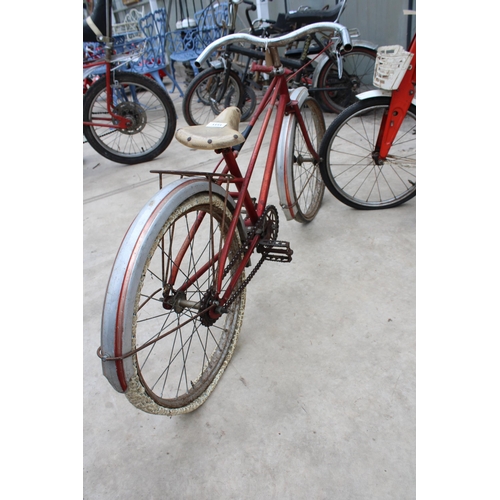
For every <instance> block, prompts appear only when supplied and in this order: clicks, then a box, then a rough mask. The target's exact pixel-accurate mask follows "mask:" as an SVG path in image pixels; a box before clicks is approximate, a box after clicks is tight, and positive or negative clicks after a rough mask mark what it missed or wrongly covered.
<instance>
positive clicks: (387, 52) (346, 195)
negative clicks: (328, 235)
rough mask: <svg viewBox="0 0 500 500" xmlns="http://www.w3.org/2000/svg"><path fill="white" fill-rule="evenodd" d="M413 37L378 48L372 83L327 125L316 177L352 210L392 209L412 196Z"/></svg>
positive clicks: (415, 47)
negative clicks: (402, 43)
mask: <svg viewBox="0 0 500 500" xmlns="http://www.w3.org/2000/svg"><path fill="white" fill-rule="evenodd" d="M416 51H417V45H416V35H415V36H414V37H413V40H412V42H411V43H410V46H409V48H408V51H405V50H404V49H403V47H401V46H386V47H380V49H379V54H378V58H377V67H376V71H375V75H374V84H375V85H376V86H377V87H380V89H379V90H373V91H370V92H367V93H364V94H360V95H358V99H359V102H357V103H356V104H353V105H352V106H351V107H349V108H348V109H346V110H345V111H344V112H343V113H341V114H340V115H339V116H338V117H337V118H336V119H335V120H334V121H333V122H332V123H331V125H330V126H329V127H328V130H327V132H326V134H325V137H324V139H323V141H322V143H321V148H320V154H321V158H322V163H321V175H322V177H323V179H324V181H325V184H326V186H327V187H328V189H329V191H330V192H331V193H332V194H333V195H334V196H335V197H336V198H337V199H339V200H340V201H342V202H343V203H345V204H346V205H349V206H351V207H353V208H357V209H362V210H370V209H380V208H392V207H396V206H398V205H401V204H402V203H405V202H407V201H408V200H411V199H412V198H413V197H414V196H415V195H416V192H417V185H416V183H417V171H416V168H417V165H416V139H417V134H416V116H417V108H416V106H417V103H416V98H415V96H416V85H417V79H416V70H417V62H416Z"/></svg>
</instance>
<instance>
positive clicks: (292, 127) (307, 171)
mask: <svg viewBox="0 0 500 500" xmlns="http://www.w3.org/2000/svg"><path fill="white" fill-rule="evenodd" d="M294 92H295V93H294V94H292V95H291V98H292V99H295V98H297V99H300V101H299V102H301V101H302V104H301V105H300V114H301V116H302V119H303V121H304V125H305V129H306V131H307V135H308V136H309V139H310V141H311V143H312V145H313V147H314V148H315V149H316V151H318V150H319V145H320V143H321V139H322V137H323V136H324V134H325V120H324V117H323V112H322V111H321V108H320V106H319V105H318V103H317V102H316V100H315V99H313V98H312V97H306V98H305V99H301V93H304V94H307V90H306V89H305V88H301V89H297V90H295V91H294ZM276 179H277V182H278V193H279V195H280V202H281V206H282V208H283V210H284V212H285V215H286V217H287V219H295V220H296V221H297V222H302V223H304V222H310V221H312V220H313V219H314V217H316V214H317V213H318V211H319V209H320V207H321V202H322V201H323V194H324V192H325V184H324V182H323V179H322V178H321V173H320V170H319V164H318V163H317V162H316V161H315V160H314V158H313V156H312V154H311V153H310V151H309V149H308V147H307V144H306V140H305V138H304V134H303V132H302V128H301V127H300V123H299V121H298V120H297V117H296V116H295V115H292V114H291V115H289V117H286V118H285V121H284V125H283V128H282V134H281V138H280V143H279V145H278V156H277V175H276Z"/></svg>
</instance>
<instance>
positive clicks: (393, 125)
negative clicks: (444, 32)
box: [375, 34, 417, 162]
mask: <svg viewBox="0 0 500 500" xmlns="http://www.w3.org/2000/svg"><path fill="white" fill-rule="evenodd" d="M408 52H410V53H411V54H413V58H412V61H411V64H410V67H409V68H408V70H407V71H406V73H405V75H404V77H403V79H402V80H401V83H400V84H399V87H398V88H397V89H395V90H393V91H392V96H391V104H390V106H389V109H388V111H387V113H386V114H385V115H384V118H383V120H382V125H381V127H380V133H379V136H378V139H377V144H376V149H375V155H376V156H378V158H376V161H377V162H381V161H382V162H383V161H384V160H385V159H386V158H387V155H388V154H389V150H390V148H391V146H392V142H393V141H394V139H395V137H396V135H397V133H398V131H399V128H400V127H401V124H402V123H403V120H404V118H405V116H406V113H407V112H408V109H409V107H410V104H411V103H412V100H413V99H414V97H415V89H416V86H417V35H416V34H415V35H414V36H413V40H412V42H411V43H410V47H409V48H408Z"/></svg>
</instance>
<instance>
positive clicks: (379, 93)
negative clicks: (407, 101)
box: [356, 89, 417, 106]
mask: <svg viewBox="0 0 500 500" xmlns="http://www.w3.org/2000/svg"><path fill="white" fill-rule="evenodd" d="M391 95H392V91H391V90H384V89H374V90H368V91H366V92H362V93H361V94H358V95H357V96H356V98H357V99H359V100H360V101H363V100H365V99H371V98H373V97H391ZM411 103H412V104H413V105H414V106H416V105H417V98H416V97H414V98H413V100H412V101H411Z"/></svg>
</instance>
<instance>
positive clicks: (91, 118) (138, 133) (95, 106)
mask: <svg viewBox="0 0 500 500" xmlns="http://www.w3.org/2000/svg"><path fill="white" fill-rule="evenodd" d="M103 5H104V0H101V2H99V3H98V5H96V9H99V11H98V12H99V13H101V14H102V13H104V10H102V9H103ZM105 12H106V29H105V35H103V34H101V35H98V33H100V31H99V29H98V28H97V26H96V25H95V23H93V22H92V19H90V18H89V20H88V22H90V23H91V25H92V26H93V29H94V30H95V31H96V37H97V38H96V39H97V40H98V41H100V42H102V44H103V45H102V46H100V47H99V49H100V55H103V56H104V57H100V58H97V59H95V60H92V59H91V60H88V61H87V62H85V63H84V64H83V82H84V86H83V89H84V95H83V135H84V136H85V138H86V140H87V141H88V143H89V144H90V145H91V146H92V147H93V148H94V149H95V150H96V151H97V152H98V153H99V154H100V155H102V156H104V157H105V158H108V159H110V160H112V161H114V162H117V163H124V164H128V165H130V164H135V163H142V162H146V161H150V160H152V159H153V158H156V157H157V156H158V155H159V154H161V153H162V152H163V151H164V150H165V149H166V148H167V147H168V145H169V144H170V142H171V141H172V139H173V136H174V132H175V127H176V122H177V118H176V113H175V107H174V104H173V102H172V100H171V99H170V97H169V95H168V94H167V92H166V91H165V89H164V88H162V87H161V86H160V85H159V84H158V83H156V82H155V81H154V80H153V79H152V78H149V77H147V76H144V75H141V74H138V73H134V72H131V71H126V69H127V64H128V63H129V62H130V61H131V60H133V59H134V57H139V54H140V53H141V51H144V50H147V44H148V43H149V42H148V40H142V41H137V42H134V43H131V44H128V45H129V47H128V48H127V49H124V50H122V51H121V53H120V52H117V51H116V50H115V49H116V48H117V44H116V41H115V39H114V38H113V37H112V36H111V33H112V28H111V1H110V0H105ZM153 15H154V14H150V16H153ZM84 28H85V25H84ZM85 33H86V31H85V29H84V40H85ZM133 45H135V46H136V47H135V48H132V46H133Z"/></svg>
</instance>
